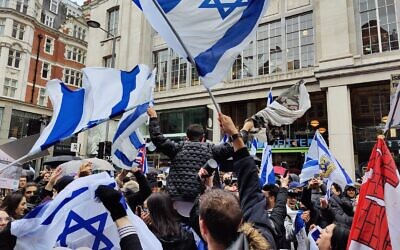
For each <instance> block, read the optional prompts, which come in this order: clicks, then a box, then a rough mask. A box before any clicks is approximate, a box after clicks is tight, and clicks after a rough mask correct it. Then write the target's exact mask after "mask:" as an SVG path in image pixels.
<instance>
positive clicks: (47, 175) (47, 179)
mask: <svg viewBox="0 0 400 250" xmlns="http://www.w3.org/2000/svg"><path fill="white" fill-rule="evenodd" d="M50 176H51V175H50V173H45V174H44V175H43V181H44V182H49V181H50Z"/></svg>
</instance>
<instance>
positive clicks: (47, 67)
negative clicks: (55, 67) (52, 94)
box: [42, 62, 51, 79]
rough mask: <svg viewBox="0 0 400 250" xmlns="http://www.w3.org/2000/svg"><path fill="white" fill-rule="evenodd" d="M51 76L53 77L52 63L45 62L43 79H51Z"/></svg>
mask: <svg viewBox="0 0 400 250" xmlns="http://www.w3.org/2000/svg"><path fill="white" fill-rule="evenodd" d="M50 75H51V65H50V63H47V62H43V66H42V78H43V79H50Z"/></svg>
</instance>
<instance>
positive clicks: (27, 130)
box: [8, 109, 41, 139]
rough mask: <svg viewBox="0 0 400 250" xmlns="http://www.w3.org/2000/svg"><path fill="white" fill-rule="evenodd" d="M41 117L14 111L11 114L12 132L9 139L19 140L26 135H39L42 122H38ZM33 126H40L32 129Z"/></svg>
mask: <svg viewBox="0 0 400 250" xmlns="http://www.w3.org/2000/svg"><path fill="white" fill-rule="evenodd" d="M40 117H41V115H39V114H34V113H30V112H24V111H20V110H16V109H13V110H12V112H11V121H10V131H9V134H8V137H9V138H10V137H14V138H17V139H18V138H22V137H24V136H26V135H32V134H36V133H39V132H40V122H39V123H38V121H39V119H40ZM33 124H37V125H39V126H35V128H32V125H33ZM30 125H31V126H30Z"/></svg>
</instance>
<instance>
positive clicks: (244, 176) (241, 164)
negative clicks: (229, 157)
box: [233, 148, 286, 249]
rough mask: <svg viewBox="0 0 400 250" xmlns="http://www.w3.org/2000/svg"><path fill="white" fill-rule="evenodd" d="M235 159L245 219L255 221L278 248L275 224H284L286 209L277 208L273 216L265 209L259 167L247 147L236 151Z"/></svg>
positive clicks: (269, 240)
mask: <svg viewBox="0 0 400 250" xmlns="http://www.w3.org/2000/svg"><path fill="white" fill-rule="evenodd" d="M233 161H234V164H233V167H234V170H235V173H236V175H237V176H238V187H239V197H240V206H241V209H242V213H243V219H244V220H245V221H246V222H249V223H253V224H254V227H255V228H257V229H258V230H259V231H260V232H261V233H262V234H263V236H264V237H265V238H266V239H267V241H268V242H269V243H270V244H271V248H272V249H277V247H276V244H275V240H274V237H273V232H274V231H276V228H275V227H276V226H275V225H280V224H281V223H282V224H283V221H284V219H285V215H286V209H285V210H281V209H277V211H275V212H274V213H273V214H271V216H269V215H268V212H267V210H265V196H264V195H263V194H262V192H261V189H260V186H259V180H258V174H257V168H256V165H255V162H254V160H253V158H252V157H251V156H250V155H249V152H248V151H247V148H242V149H240V150H238V151H236V152H235V153H234V155H233ZM277 202H279V203H281V202H283V200H282V201H278V200H277ZM278 207H280V206H278Z"/></svg>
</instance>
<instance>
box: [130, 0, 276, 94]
mask: <svg viewBox="0 0 400 250" xmlns="http://www.w3.org/2000/svg"><path fill="white" fill-rule="evenodd" d="M154 1H157V2H158V5H159V6H160V7H161V10H162V11H163V12H164V13H165V16H166V18H167V19H168V21H169V23H170V24H171V26H172V27H171V26H170V25H169V24H168V22H167V20H165V18H164V17H163V15H162V13H161V12H160V11H159V9H158V8H157V5H156V4H155V3H154V2H153V0H133V2H135V3H136V5H138V6H139V8H141V9H142V11H143V13H144V15H145V16H146V18H147V20H148V21H149V22H150V23H151V25H152V26H153V28H154V29H155V30H156V31H157V32H158V33H159V34H160V35H161V37H163V38H164V40H165V41H166V42H167V44H168V45H169V46H170V47H171V48H172V49H173V50H174V51H175V52H176V53H178V54H179V55H180V56H181V57H183V58H186V59H187V58H189V55H188V53H190V54H191V56H192V57H193V59H194V61H195V63H196V65H195V66H196V69H197V72H198V73H199V76H200V78H201V80H202V83H203V84H204V86H206V87H207V88H210V87H212V86H214V85H215V84H217V83H219V82H220V81H221V80H222V79H223V78H224V76H225V75H226V73H227V72H228V70H229V69H230V68H231V66H232V64H233V62H234V61H235V59H236V57H237V56H238V55H239V53H240V52H241V51H242V50H243V49H245V47H246V46H248V44H249V43H250V41H251V39H252V38H253V34H254V32H255V30H256V29H257V26H258V23H259V21H260V20H261V18H262V17H263V15H264V13H265V12H266V9H267V5H268V2H269V1H268V0H236V1H213V0H191V1H182V0H170V1H165V0H154ZM174 30H175V31H176V33H177V34H178V36H179V38H178V37H177V36H176V34H175V33H174ZM184 47H186V49H187V51H188V52H187V51H185V48H184Z"/></svg>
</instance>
